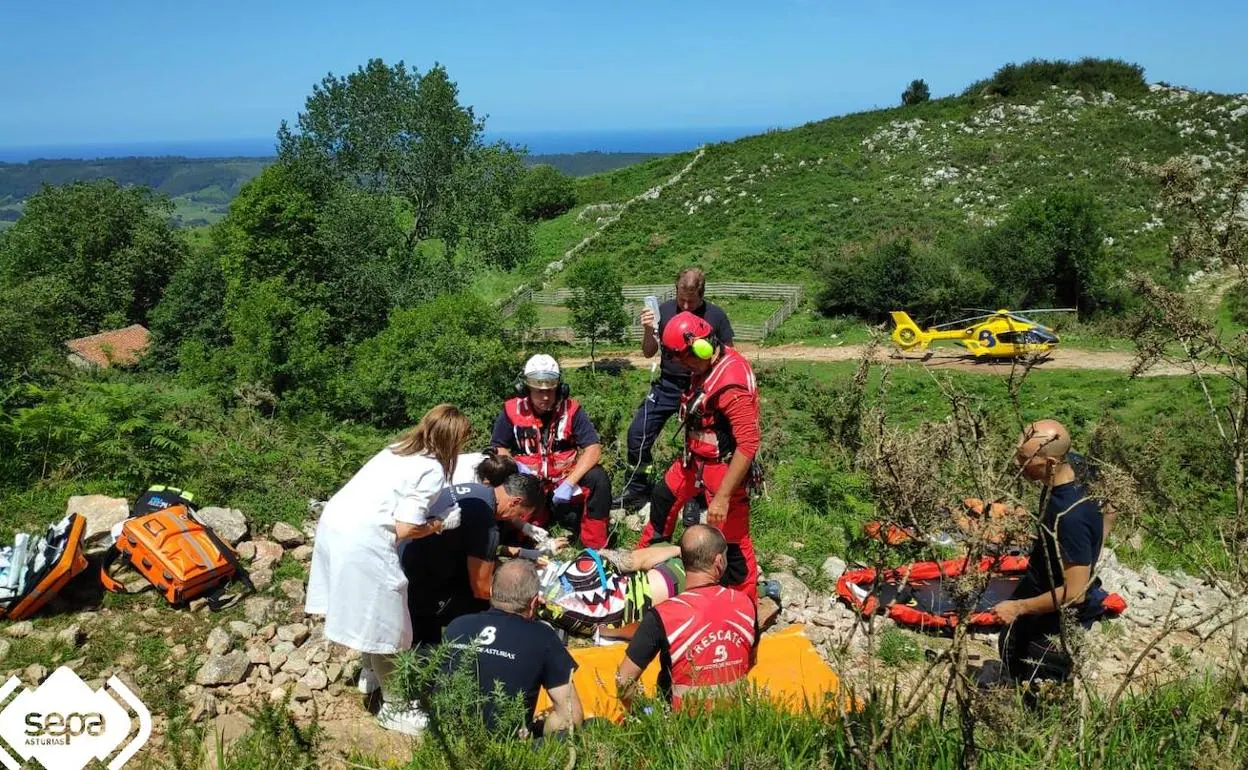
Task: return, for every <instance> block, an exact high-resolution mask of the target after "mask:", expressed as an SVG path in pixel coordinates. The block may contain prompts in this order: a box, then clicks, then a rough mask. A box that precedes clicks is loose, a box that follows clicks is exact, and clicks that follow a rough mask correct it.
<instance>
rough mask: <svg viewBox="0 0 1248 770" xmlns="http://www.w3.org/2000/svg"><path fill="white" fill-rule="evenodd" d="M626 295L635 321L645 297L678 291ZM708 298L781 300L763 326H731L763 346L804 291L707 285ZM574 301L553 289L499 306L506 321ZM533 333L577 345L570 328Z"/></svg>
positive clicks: (649, 289) (637, 328) (654, 287)
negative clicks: (524, 309)
mask: <svg viewBox="0 0 1248 770" xmlns="http://www.w3.org/2000/svg"><path fill="white" fill-rule="evenodd" d="M623 294H624V308H625V310H626V311H627V312H628V313H629V315H630V316H632V317H636V316H637V315H638V314H639V313H640V312H641V308H642V306H643V304H644V302H643V301H644V300H645V298H646V297H648V296H652V295H653V296H655V297H658V298H659V301H660V302H663V301H665V300H669V299H672V298H674V297H675V296H676V289H675V287H674V286H673V285H672V284H670V283H665V284H651V285H648V286H647V285H640V286H625V287H624V288H623ZM706 296H708V297H712V298H714V297H749V298H751V299H769V300H781V304H780V307H779V308H777V309H776V311H775V312H774V313H772V314H771V315H770V316H769V317H768V318H767V320H766V321H764V322H763V323H761V324H736V323H734V324H733V325H732V330H733V333H734V334H735V335H736V339H737V340H739V341H741V342H760V341H762V340H764V339H766V338H767V335H769V334H771V333H772V332H773V331H775V330H776V328H777V327H778V326H780V324H782V323H784V322H785V320H787V319H788V317H789V316H791V315H793V312H794V311H795V310H797V306H798V305H799V304H801V301H802V287H801V286H798V285H796V284H781V283H742V282H736V283H708V284H707V285H706ZM571 298H572V290H571V289H553V290H549V291H538V292H535V291H530V290H527V289H526V290H524V291H520V292H517V293H516V294H514V295H512V296H511V297H510V298H508V299H507V300H506V301H505V302H504V303H503V304H502V305H500V306H499V312H500V313H501V314H502V316H503V317H504V318H506V317H508V316H510V315H512V314H513V313H515V312H516V309H517V308H518V307H519V306H520V304H521V303H523V302H532V303H533V304H535V305H552V306H561V305H566V304H567V302H568V300H569V299H571ZM534 331H535V332H536V334H537V335H538V336H539V337H542V338H544V339H549V340H558V341H560V342H574V341H576V334H575V333H574V332H573V331H572V329H571V328H569V327H567V326H547V327H541V328H539V329H536V330H534ZM642 333H643V331H642V327H641V324H639V323H635V324H633V325H632V326H630V327H629V328H628V330H627V332H626V333H625V338H626V339H627V340H628V341H629V342H640V341H641V338H642Z"/></svg>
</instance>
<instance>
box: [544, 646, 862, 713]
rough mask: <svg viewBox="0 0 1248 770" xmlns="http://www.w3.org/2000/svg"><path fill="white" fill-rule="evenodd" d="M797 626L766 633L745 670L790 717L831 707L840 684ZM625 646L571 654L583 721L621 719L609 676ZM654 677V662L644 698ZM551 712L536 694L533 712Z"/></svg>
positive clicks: (647, 674) (656, 670)
mask: <svg viewBox="0 0 1248 770" xmlns="http://www.w3.org/2000/svg"><path fill="white" fill-rule="evenodd" d="M802 629H803V627H802V626H789V627H788V628H785V629H784V630H782V631H778V632H776V633H774V634H768V635H766V636H764V637H763V638H762V641H761V642H759V645H758V662H757V663H756V664H755V665H754V668H752V669H750V674H749V681H750V683H751V684H752V685H753V686H754V687H755V688H757V689H758V690H759V691H760V692H763V693H765V694H766V696H767V698H768V699H770V700H771V701H772V702H773V703H775V704H777V705H779V706H781V707H783V708H784V709H786V710H788V711H789V712H791V713H801V712H804V711H808V710H809V711H815V712H818V711H821V710H823V709H824V708H826V707H828V706H829V705H831V706H833V707H837V706H838V704H836V701H835V696H836V695H837V694H838V693H839V692H840V689H841V680H840V677H838V676H837V675H836V672H834V671H833V670H832V668H831V667H830V666H828V663H827V661H825V660H824V659H823V656H822V655H820V654H819V652H818V650H816V649H815V646H814V645H813V644H811V642H810V640H809V639H807V638H806V635H805V634H803V633H802ZM627 647H628V645H627V644H612V645H609V646H606V647H582V648H578V649H574V650H571V651H570V652H571V653H572V658H573V659H574V660H575V661H576V664H577V668H576V673H575V674H573V675H572V681H573V683H574V684H575V685H576V692H577V694H578V695H579V696H580V698H581V706H582V708H583V709H584V711H585V718H586V719H588V718H590V717H603V718H606V719H610V720H611V721H613V722H618V721H619V720H620V719H622V718H623V717H624V710H623V708H621V706H620V701H619V698H618V697H616V692H615V672H616V670H617V669H618V668H619V667H620V661H622V660H623V659H624V650H625V649H626V648H627ZM658 676H659V661H658V659H657V658H656V659H655V660H654V662H652V663H651V664H650V665H649V666H648V667H647V668H646V670H645V671H644V672H642V675H641V683H642V685H643V687H644V688H645V692H646V694H647V695H649V696H651V697H653V696H654V694H655V683H656V680H657V679H658ZM549 708H551V702H550V697H549V696H548V695H547V694H546V691H545V690H542V692H541V694H540V695H539V696H538V699H537V713H538V714H541V713H542V712H543V711H546V710H547V709H549Z"/></svg>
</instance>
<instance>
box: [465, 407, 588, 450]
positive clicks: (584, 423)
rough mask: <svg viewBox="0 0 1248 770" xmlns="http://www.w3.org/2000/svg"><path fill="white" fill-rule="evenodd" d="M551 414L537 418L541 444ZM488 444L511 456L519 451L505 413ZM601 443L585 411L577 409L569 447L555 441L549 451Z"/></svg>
mask: <svg viewBox="0 0 1248 770" xmlns="http://www.w3.org/2000/svg"><path fill="white" fill-rule="evenodd" d="M553 414H554V410H551V414H550V415H547V416H546V417H545V418H541V417H539V418H538V419H539V420H541V423H542V428H541V430H542V443H543V444H545V443H546V440H547V437H548V434H549V433H550V429H551V427H552V423H551V421H550V419H549V418H550V416H551V415H553ZM490 443H491V444H493V445H494V446H501V447H504V448H506V449H507V451H508V452H511V453H512V454H516V453H517V452H519V451H520V446H519V445H518V444H517V443H516V429H515V426H514V425H512V422H511V419H510V418H508V417H507V412H506V411H504V412H503V413H502V414H500V415H499V416H498V419H497V420H495V421H494V432H493V433H492V434H491V435H490ZM601 443H602V439H600V438H598V429H597V428H595V427H594V423H593V421H592V420H590V419H589V415H588V414H586V413H585V409H584V408H581V409H577V410H576V415H574V416H573V417H572V440H571V442H569V444H570V445H569V446H563V442H560V441H556V442H555V446H554V447H552V448H551V449H552V451H555V452H560V451H564V450H567V449H584V448H585V447H587V446H589V445H591V444H601Z"/></svg>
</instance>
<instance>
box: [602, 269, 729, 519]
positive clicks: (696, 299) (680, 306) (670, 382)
mask: <svg viewBox="0 0 1248 770" xmlns="http://www.w3.org/2000/svg"><path fill="white" fill-rule="evenodd" d="M705 292H706V274H704V273H703V272H702V271H701V270H699V269H697V268H696V267H689V268H685V269H684V270H681V271H680V275H679V276H678V277H677V278H676V299H674V300H668V301H667V302H664V303H662V304H660V305H659V317H658V318H655V317H654V313H653V312H652V311H651V310H650V309H648V308H647V309H646V310H643V311H641V325H642V329H643V336H642V338H641V352H642V354H643V355H645V357H646V358H651V357H652V356H654V354H655V353H658V352H659V351H660V349H661V347H662V346H661V345H659V340H660V339H661V338H662V336H663V329H664V328H665V327H666V326H667V323H668V321H670V320H672V319H673V318H674V317H676V316H677V315H678V314H680V313H683V312H689V313H693V314H694V315H696V316H698V317H700V318H703V319H705V320H706V322H707V323H709V324H710V325H711V328H712V329H714V330H715V336H716V338H718V339H719V341H720V342H721V343H723V344H725V345H732V337H733V333H732V324H731V323H729V322H728V316H727V315H725V314H724V311H723V309H722V308H720V307H719V306H718V305H715V304H713V303H710V302H707V301H706V300H705V298H704V296H703V295H704V294H705ZM690 375H691V372H690V371H689V369H688V368H686V367H684V366H681V365H680V364H679V363H677V362H676V361H675V359H674V358H672V356H670V355H669V354H668V352H667V351H666V350H663V352H662V362H661V368H660V372H659V379H658V381H656V382H655V383H653V384H652V385H651V386H650V392H649V393H647V394H646V399H645V400H644V401H643V402H642V404H641V406H640V407H639V408H638V409H637V413H636V414H635V415H634V416H633V422H632V424H631V425H629V426H628V468H629V478H628V480H627V484H626V486H625V487H624V493H623V497H622V499H621V500H620V503H621V505H622V506H623V507H624V508H626V509H628V510H637V509H639V508H641V507H642V506H644V505H645V504H646V503H648V502H650V494H651V482H650V463H651V462H653V461H654V458H653V457H652V456H651V453H650V449H651V447H653V446H654V442H655V440H656V439H657V438H658V437H659V434H660V433H662V432H663V426H664V425H666V424H667V420H668V418H670V417H671V416H672V415H674V414H676V412H677V411H679V410H680V395H681V394H682V393H683V392H684V391H685V388H687V387H689V378H690Z"/></svg>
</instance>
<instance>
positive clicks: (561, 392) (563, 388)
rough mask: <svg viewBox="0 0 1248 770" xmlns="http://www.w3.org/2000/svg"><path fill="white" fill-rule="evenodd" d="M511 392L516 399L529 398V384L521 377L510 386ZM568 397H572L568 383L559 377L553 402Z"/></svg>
mask: <svg viewBox="0 0 1248 770" xmlns="http://www.w3.org/2000/svg"><path fill="white" fill-rule="evenodd" d="M512 390H513V391H515V394H516V397H517V398H528V397H529V383H527V382H525V381H524V377H523V376H521V377H520V379H518V380H516V383H515V384H514V385H512ZM570 395H572V388H571V387H569V386H568V383H566V382H564V381H563V377H562V376H560V377H559V385H558V387H556V388H555V400H556V401H557V402H558V401H563V400H564V399H565V398H567V397H568V396H570Z"/></svg>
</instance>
